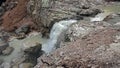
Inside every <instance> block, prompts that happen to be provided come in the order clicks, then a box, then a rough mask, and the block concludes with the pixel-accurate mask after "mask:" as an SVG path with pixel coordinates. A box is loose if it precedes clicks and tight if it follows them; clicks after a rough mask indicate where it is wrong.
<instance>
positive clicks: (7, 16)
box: [2, 0, 33, 31]
mask: <svg viewBox="0 0 120 68" xmlns="http://www.w3.org/2000/svg"><path fill="white" fill-rule="evenodd" d="M28 1H29V0H7V1H6V2H5V4H4V6H3V7H4V9H5V10H6V12H5V13H4V15H3V16H2V19H3V20H2V23H3V24H2V29H3V30H5V31H14V30H15V29H17V28H19V27H20V26H22V25H24V24H28V25H29V26H31V25H33V22H32V19H31V18H30V17H29V16H27V15H28V14H27V9H26V8H27V7H26V4H27V3H28Z"/></svg>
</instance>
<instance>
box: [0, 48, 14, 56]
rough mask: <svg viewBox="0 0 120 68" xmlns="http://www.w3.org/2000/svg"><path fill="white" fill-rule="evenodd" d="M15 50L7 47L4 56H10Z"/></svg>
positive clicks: (3, 52)
mask: <svg viewBox="0 0 120 68" xmlns="http://www.w3.org/2000/svg"><path fill="white" fill-rule="evenodd" d="M13 50H14V48H13V47H7V48H6V49H5V50H3V51H2V54H3V55H9V54H11V53H12V51H13Z"/></svg>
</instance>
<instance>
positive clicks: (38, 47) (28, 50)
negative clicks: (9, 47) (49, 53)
mask: <svg viewBox="0 0 120 68" xmlns="http://www.w3.org/2000/svg"><path fill="white" fill-rule="evenodd" d="M41 47H42V45H41V44H39V43H38V44H35V45H32V46H29V45H25V46H24V49H23V51H24V52H25V53H26V54H35V53H38V52H40V51H41Z"/></svg>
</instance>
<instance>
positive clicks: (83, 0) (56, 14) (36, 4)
mask: <svg viewBox="0 0 120 68" xmlns="http://www.w3.org/2000/svg"><path fill="white" fill-rule="evenodd" d="M44 1H45V2H47V3H45V2H44ZM41 3H42V4H41ZM101 3H103V0H64V1H63V0H30V1H29V3H28V7H27V9H28V12H29V13H30V15H31V16H32V18H34V21H35V23H36V24H37V25H38V27H39V29H40V31H42V32H46V31H44V30H43V29H51V27H52V25H53V24H54V22H55V21H58V20H62V19H70V18H75V17H77V18H79V17H80V16H79V15H77V12H80V11H81V9H82V8H83V7H88V8H89V7H95V6H94V5H98V4H101ZM90 5H91V6H90ZM48 32H49V31H48Z"/></svg>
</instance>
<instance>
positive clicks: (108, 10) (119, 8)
mask: <svg viewBox="0 0 120 68" xmlns="http://www.w3.org/2000/svg"><path fill="white" fill-rule="evenodd" d="M99 8H101V9H102V10H103V11H104V12H103V13H100V14H98V15H96V16H95V17H94V18H91V21H92V22H94V21H103V20H104V19H105V18H106V17H107V16H109V15H111V14H115V13H119V12H120V5H108V6H105V7H103V6H102V7H99Z"/></svg>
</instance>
